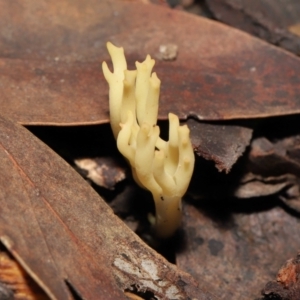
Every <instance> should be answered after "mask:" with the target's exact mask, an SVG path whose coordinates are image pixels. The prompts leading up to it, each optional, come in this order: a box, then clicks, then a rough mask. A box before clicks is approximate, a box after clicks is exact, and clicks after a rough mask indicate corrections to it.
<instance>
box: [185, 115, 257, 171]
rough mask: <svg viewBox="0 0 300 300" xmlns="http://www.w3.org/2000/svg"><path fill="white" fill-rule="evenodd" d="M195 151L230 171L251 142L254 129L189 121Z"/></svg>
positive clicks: (218, 166) (217, 165) (221, 168)
mask: <svg viewBox="0 0 300 300" xmlns="http://www.w3.org/2000/svg"><path fill="white" fill-rule="evenodd" d="M187 125H188V126H189V128H190V131H191V140H192V144H193V146H194V150H195V152H196V153H197V154H198V155H199V156H202V157H204V158H205V159H207V160H213V161H214V162H215V163H216V167H217V169H218V170H219V171H223V170H225V171H226V173H228V172H229V171H230V169H231V167H232V166H233V165H234V164H235V162H236V161H237V159H238V158H239V157H240V156H241V155H242V154H243V153H244V151H245V148H246V147H247V146H248V145H249V144H250V140H251V137H252V129H250V128H247V127H242V126H237V125H225V124H224V125H221V124H209V123H202V122H197V121H195V120H193V119H189V120H188V121H187Z"/></svg>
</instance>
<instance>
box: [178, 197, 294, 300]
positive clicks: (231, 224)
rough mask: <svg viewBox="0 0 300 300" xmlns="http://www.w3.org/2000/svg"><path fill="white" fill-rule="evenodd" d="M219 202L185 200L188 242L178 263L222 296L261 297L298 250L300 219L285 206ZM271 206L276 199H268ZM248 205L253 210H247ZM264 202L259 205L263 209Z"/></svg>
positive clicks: (242, 299) (236, 298)
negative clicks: (287, 210)
mask: <svg viewBox="0 0 300 300" xmlns="http://www.w3.org/2000/svg"><path fill="white" fill-rule="evenodd" d="M262 204H263V202H258V203H257V204H256V210H255V206H254V205H253V201H251V204H249V203H248V204H246V203H244V206H243V204H241V203H240V204H238V203H237V202H235V203H229V202H226V203H224V201H222V202H220V201H219V202H218V201H215V202H214V203H211V204H210V205H209V203H208V201H206V205H207V206H206V207H205V205H203V203H202V204H201V203H199V206H200V205H201V207H202V209H201V208H200V209H199V210H198V209H197V208H196V207H194V206H191V205H189V204H187V205H185V208H184V218H183V220H184V221H183V222H184V225H183V228H184V236H185V245H184V246H183V249H182V251H181V252H180V253H178V254H177V258H176V262H177V265H178V266H179V267H180V268H181V269H183V270H185V271H187V272H189V273H190V274H191V275H192V276H193V277H195V278H196V279H198V280H199V283H200V286H202V287H205V288H207V289H208V290H211V291H214V292H215V294H216V296H218V297H219V298H220V299H226V300H227V299H232V300H248V299H257V298H259V296H260V291H261V290H262V288H263V286H264V284H265V283H266V282H268V281H270V280H271V279H272V278H274V277H275V276H276V273H277V270H278V268H279V266H280V265H282V262H283V261H284V260H285V259H286V257H291V256H293V255H294V253H297V251H298V249H299V244H300V238H299V234H298V232H299V230H300V221H299V219H298V218H295V217H292V216H291V215H289V214H288V213H287V212H285V211H284V210H283V209H282V208H280V207H274V205H276V202H275V203H274V202H273V207H272V206H270V207H269V209H268V210H266V207H264V206H263V205H262ZM269 205H272V204H269ZM247 207H248V209H247ZM259 207H260V210H259Z"/></svg>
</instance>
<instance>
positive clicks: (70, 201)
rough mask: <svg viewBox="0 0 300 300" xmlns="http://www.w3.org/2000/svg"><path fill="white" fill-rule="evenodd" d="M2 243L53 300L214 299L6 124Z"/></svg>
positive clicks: (1, 142) (48, 153)
mask: <svg viewBox="0 0 300 300" xmlns="http://www.w3.org/2000/svg"><path fill="white" fill-rule="evenodd" d="M0 128H1V130H0V150H1V151H0V165H1V173H0V240H1V242H2V243H3V244H4V245H5V246H6V247H7V249H8V250H9V251H10V253H11V254H12V255H13V256H14V257H15V258H16V259H17V260H18V262H19V263H20V264H21V265H22V266H23V267H24V268H25V270H26V271H27V272H29V274H30V275H31V276H32V277H33V278H34V279H35V280H36V281H37V282H38V283H39V285H40V286H41V287H42V288H43V289H44V290H45V291H46V292H47V294H48V295H49V296H50V297H51V298H52V299H72V296H71V294H70V292H69V290H68V288H67V285H66V284H65V282H64V281H67V282H68V283H70V284H71V285H72V286H73V287H74V288H75V290H76V291H77V292H78V293H79V295H80V296H81V297H82V298H84V299H97V300H99V299H105V300H108V299H126V297H125V294H124V292H125V291H130V290H131V289H133V288H136V289H138V290H140V291H148V292H151V293H153V295H154V296H155V297H156V298H157V299H167V298H172V299H181V298H183V299H187V298H197V299H213V297H211V298H209V297H210V296H209V294H208V293H205V292H202V291H201V290H199V289H198V284H197V283H196V282H195V280H193V278H192V277H190V276H189V275H187V274H186V273H184V272H181V271H180V270H178V269H177V268H176V267H175V266H174V265H172V264H170V263H168V262H167V261H166V260H165V259H163V258H162V257H161V256H160V255H158V254H157V253H156V252H155V251H153V250H151V249H150V248H149V247H147V246H146V245H145V244H144V243H143V242H142V241H141V240H140V239H139V238H138V237H137V236H136V235H135V234H133V233H132V232H131V231H130V230H129V229H128V228H127V227H126V225H124V224H123V223H122V222H121V221H120V220H119V219H118V218H117V217H116V216H115V215H114V214H113V212H112V210H111V209H110V208H109V207H108V206H107V205H106V204H105V203H104V201H103V200H102V199H101V198H100V197H99V196H98V194H96V192H95V191H94V190H93V189H92V188H91V187H90V186H89V185H88V184H87V183H86V182H85V181H84V180H83V179H82V178H81V177H80V176H79V175H78V174H77V173H76V172H75V171H74V170H72V168H70V166H69V165H68V164H67V163H66V162H65V161H64V160H63V159H61V158H60V157H58V156H57V155H56V154H55V153H54V152H53V151H52V150H50V149H49V148H48V147H47V146H45V145H44V144H43V143H42V142H40V141H39V140H38V139H37V138H35V137H34V136H33V135H32V134H31V133H29V132H28V131H27V130H26V129H24V128H23V127H21V126H17V125H14V124H13V123H11V122H10V121H7V120H5V119H4V118H2V117H1V118H0Z"/></svg>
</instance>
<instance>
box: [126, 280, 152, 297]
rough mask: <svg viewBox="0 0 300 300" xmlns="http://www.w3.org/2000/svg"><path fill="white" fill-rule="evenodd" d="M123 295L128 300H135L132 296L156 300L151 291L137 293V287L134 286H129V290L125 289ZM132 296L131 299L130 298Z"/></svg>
mask: <svg viewBox="0 0 300 300" xmlns="http://www.w3.org/2000/svg"><path fill="white" fill-rule="evenodd" d="M124 292H125V295H126V296H127V297H128V298H130V299H135V298H133V297H134V295H136V296H139V297H141V298H142V299H144V300H157V298H156V297H155V295H154V293H153V292H151V291H145V292H142V291H139V287H138V286H137V285H135V284H133V285H131V286H130V288H129V289H126V290H125V291H124ZM132 296H133V297H132Z"/></svg>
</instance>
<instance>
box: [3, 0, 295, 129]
mask: <svg viewBox="0 0 300 300" xmlns="http://www.w3.org/2000/svg"><path fill="white" fill-rule="evenodd" d="M37 12H38V13H37ZM178 24H180V26H179V25H178ZM0 27H1V28H2V29H3V30H2V31H1V34H0V49H1V50H0V57H1V59H0V85H1V89H2V97H1V100H0V101H1V102H0V104H1V109H2V113H3V114H5V115H6V116H9V117H10V118H12V119H14V120H15V121H17V122H20V123H22V124H57V125H72V124H96V123H97V124H99V123H103V122H107V121H108V100H107V99H108V95H107V94H108V88H107V84H106V82H105V80H104V78H103V75H102V71H101V68H100V63H101V62H102V61H103V60H106V61H109V60H110V59H109V56H108V54H107V52H106V50H105V43H106V42H107V41H108V40H110V41H111V42H113V43H115V44H116V45H118V46H123V47H124V48H125V49H126V55H127V57H128V61H129V66H130V68H132V67H133V63H134V62H135V61H136V60H143V59H144V58H145V55H146V54H147V53H149V54H151V55H152V56H154V57H156V56H157V55H158V54H159V47H160V46H161V45H166V44H174V45H176V46H177V47H178V55H177V56H176V60H175V61H172V62H169V61H159V60H158V61H157V62H156V66H155V71H156V72H157V73H158V75H159V77H160V78H161V79H162V91H161V109H160V112H159V114H160V115H159V116H160V118H163V119H165V118H166V117H167V114H168V113H169V112H173V113H176V114H178V115H179V117H180V118H186V117H187V116H190V115H193V116H196V117H198V118H199V119H206V120H208V119H210V120H222V119H234V118H249V117H251V118H253V117H263V116H270V115H283V114H292V113H297V112H300V100H299V99H300V77H299V72H298V70H299V68H300V59H298V58H297V57H295V56H293V55H289V54H288V53H286V52H284V51H282V50H280V49H278V48H276V47H272V46H270V45H268V44H266V43H264V42H262V41H260V40H258V39H255V38H253V37H251V36H249V35H247V34H245V33H243V32H239V31H237V30H235V29H232V28H229V27H227V26H224V25H221V24H219V23H217V22H214V21H211V20H207V19H204V18H200V17H197V16H194V15H189V14H187V13H184V12H181V11H176V10H171V9H168V8H166V7H161V6H157V5H152V4H142V3H135V2H134V3H133V2H130V1H129V2H127V1H117V0H114V1H108V0H106V1H96V0H88V1H80V0H75V1H73V0H63V1H59V2H57V1H54V0H52V1H46V0H42V1H38V2H32V1H29V0H22V1H21V0H17V1H13V2H11V1H5V0H1V1H0ZM187 32H188V34H187ZM278 62H280V64H278ZM183 100H184V101H183Z"/></svg>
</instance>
